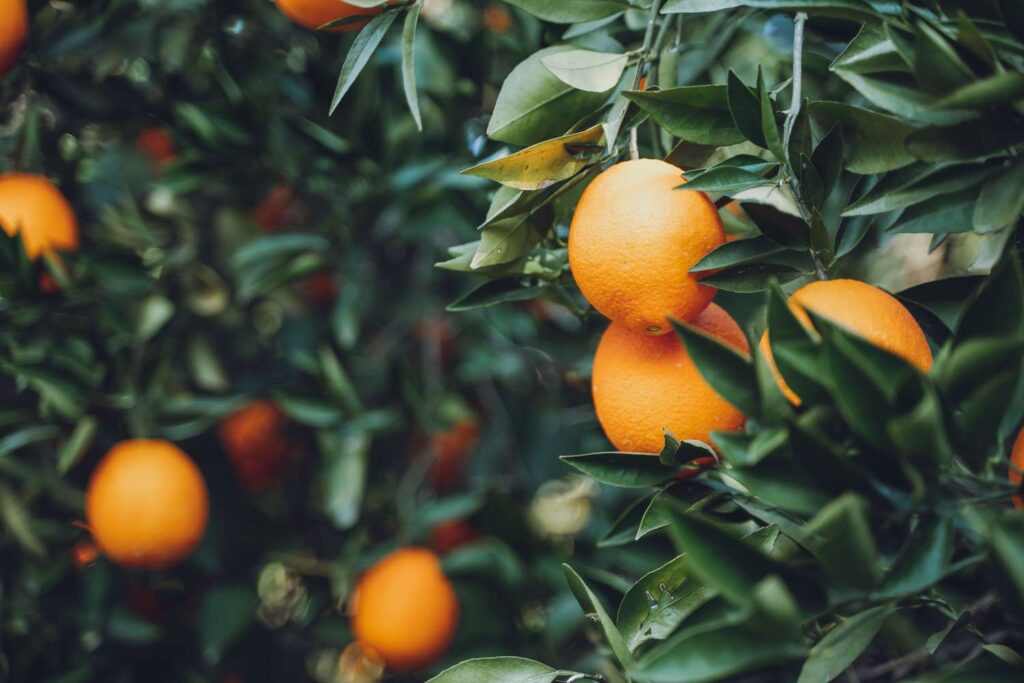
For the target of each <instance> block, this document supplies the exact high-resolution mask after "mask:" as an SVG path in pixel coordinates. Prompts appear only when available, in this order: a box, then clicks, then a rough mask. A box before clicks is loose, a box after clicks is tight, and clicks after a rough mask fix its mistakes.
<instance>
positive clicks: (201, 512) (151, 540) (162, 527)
mask: <svg viewBox="0 0 1024 683" xmlns="http://www.w3.org/2000/svg"><path fill="white" fill-rule="evenodd" d="M208 506H209V502H208V500H207V493H206V483H205V482H204V481H203V475H202V474H200V472H199V468H198V467H196V465H195V463H193V462H192V461H191V460H190V459H189V457H188V456H187V455H185V453H183V452H182V451H181V450H180V449H179V448H178V447H177V446H175V445H174V444H172V443H169V442H167V441H159V440H151V439H134V440H130V441H122V442H121V443H119V444H117V445H116V446H114V447H113V448H111V449H110V451H109V452H108V453H107V454H106V455H105V456H104V457H103V460H102V461H100V464H99V465H98V466H97V467H96V470H95V471H94V472H93V474H92V478H91V479H90V480H89V488H88V490H87V491H86V500H85V511H86V516H87V517H88V521H89V528H90V530H91V531H92V535H93V538H94V539H95V540H96V543H97V544H98V545H99V547H100V549H101V550H102V551H103V553H104V554H105V555H106V556H107V557H109V558H110V559H111V560H113V561H114V562H117V563H118V564H121V565H124V566H126V567H133V568H138V569H161V568H164V567H168V566H170V565H172V564H174V563H176V562H178V561H179V560H181V559H182V558H184V557H185V556H186V555H188V554H189V553H190V552H192V550H193V549H194V548H195V547H196V545H198V544H199V541H200V540H202V537H203V533H204V532H205V531H206V521H207V515H208V509H209V508H208Z"/></svg>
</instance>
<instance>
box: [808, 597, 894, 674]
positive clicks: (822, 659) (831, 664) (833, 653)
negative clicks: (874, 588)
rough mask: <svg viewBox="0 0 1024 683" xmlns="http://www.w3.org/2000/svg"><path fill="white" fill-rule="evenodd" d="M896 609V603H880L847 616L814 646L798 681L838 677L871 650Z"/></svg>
mask: <svg viewBox="0 0 1024 683" xmlns="http://www.w3.org/2000/svg"><path fill="white" fill-rule="evenodd" d="M895 611H896V607H895V605H880V606H878V607H872V608H870V609H866V610H864V611H863V612H858V613H857V614H855V615H853V616H852V617H850V618H849V619H844V620H843V621H842V622H841V623H840V624H839V625H838V626H836V627H835V628H833V629H832V630H831V631H829V632H828V633H827V634H825V637H824V638H822V639H821V640H820V641H818V643H817V644H816V645H815V646H814V647H813V648H811V654H810V656H809V657H808V658H807V661H806V662H804V666H803V668H802V669H801V670H800V678H799V679H798V681H797V683H822V682H824V681H831V680H832V679H834V678H836V677H838V676H839V675H840V674H841V673H843V671H845V670H846V668H847V667H848V666H850V665H851V664H853V662H854V661H855V660H856V659H857V657H859V656H860V654H861V653H862V652H864V650H866V649H867V647H868V645H870V644H871V641H872V640H874V638H875V636H876V635H877V634H878V632H879V631H880V630H881V629H882V624H884V623H885V620H886V619H888V618H889V617H891V616H892V615H893V613H894V612H895Z"/></svg>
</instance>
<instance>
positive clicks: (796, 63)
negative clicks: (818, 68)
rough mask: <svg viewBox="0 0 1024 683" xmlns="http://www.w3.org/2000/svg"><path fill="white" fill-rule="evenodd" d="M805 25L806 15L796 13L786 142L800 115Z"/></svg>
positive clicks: (785, 130)
mask: <svg viewBox="0 0 1024 683" xmlns="http://www.w3.org/2000/svg"><path fill="white" fill-rule="evenodd" d="M806 24H807V13H806V12H797V14H796V25H795V27H794V29H793V98H792V102H790V105H789V114H788V115H787V116H786V125H785V128H784V132H785V135H786V137H785V139H786V140H788V139H789V136H790V134H791V133H792V132H793V126H794V125H795V124H796V117H797V115H798V114H799V113H800V103H801V102H802V100H803V80H804V73H803V72H804V26H805V25H806Z"/></svg>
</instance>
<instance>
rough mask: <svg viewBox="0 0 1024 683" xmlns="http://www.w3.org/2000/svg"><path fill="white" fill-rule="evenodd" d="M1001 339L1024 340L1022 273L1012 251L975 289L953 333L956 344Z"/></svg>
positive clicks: (1023, 279)
mask: <svg viewBox="0 0 1024 683" xmlns="http://www.w3.org/2000/svg"><path fill="white" fill-rule="evenodd" d="M1000 336H1007V337H1022V336H1024V273H1022V270H1021V264H1020V261H1019V260H1018V259H1017V258H1016V257H1014V256H1013V254H1012V250H1011V251H1010V252H1008V254H1007V256H1006V257H1004V259H1003V260H1002V261H1001V262H1000V263H999V265H997V266H996V268H995V269H993V271H992V274H991V275H990V276H989V278H988V279H987V280H985V282H984V283H983V284H982V285H981V287H980V288H979V289H978V292H977V294H976V295H975V298H974V301H972V302H971V304H970V306H969V307H968V308H967V309H966V310H965V311H964V314H963V317H962V318H961V320H960V324H959V325H958V326H957V331H956V339H957V343H963V342H965V341H967V340H968V339H975V338H979V337H1000Z"/></svg>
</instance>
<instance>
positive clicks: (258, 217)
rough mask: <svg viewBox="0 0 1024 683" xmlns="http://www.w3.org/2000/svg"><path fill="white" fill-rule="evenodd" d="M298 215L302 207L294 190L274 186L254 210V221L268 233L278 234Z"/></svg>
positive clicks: (284, 186)
mask: <svg viewBox="0 0 1024 683" xmlns="http://www.w3.org/2000/svg"><path fill="white" fill-rule="evenodd" d="M297 213H301V207H300V206H299V202H298V199H297V198H296V197H295V192H293V191H292V188H290V187H288V186H287V185H274V186H273V187H272V188H270V192H268V193H267V196H266V197H264V198H263V200H262V201H261V202H260V203H259V204H257V205H256V208H254V209H253V210H252V219H253V220H254V221H256V224H257V225H259V226H260V227H261V228H262V229H263V230H265V231H266V232H277V231H278V230H281V229H282V228H284V227H286V224H287V223H289V222H291V221H292V220H293V219H294V218H295V217H296V214H297Z"/></svg>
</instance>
